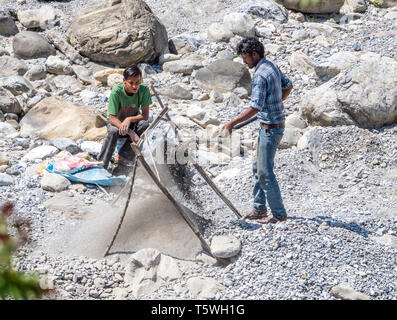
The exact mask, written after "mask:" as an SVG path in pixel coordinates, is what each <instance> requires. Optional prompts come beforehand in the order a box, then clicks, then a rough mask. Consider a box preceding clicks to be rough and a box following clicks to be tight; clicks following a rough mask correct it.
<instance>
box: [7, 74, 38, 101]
mask: <svg viewBox="0 0 397 320" xmlns="http://www.w3.org/2000/svg"><path fill="white" fill-rule="evenodd" d="M0 87H3V88H6V89H7V90H9V91H10V92H11V93H12V94H13V95H14V96H18V95H22V94H24V93H26V94H27V95H28V96H29V97H33V96H34V95H35V94H36V90H35V89H34V88H33V86H32V84H31V83H30V82H29V81H28V80H26V79H25V78H24V77H22V76H8V77H0Z"/></svg>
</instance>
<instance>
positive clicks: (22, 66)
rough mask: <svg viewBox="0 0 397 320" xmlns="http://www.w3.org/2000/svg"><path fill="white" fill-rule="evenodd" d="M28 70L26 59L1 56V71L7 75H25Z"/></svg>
mask: <svg viewBox="0 0 397 320" xmlns="http://www.w3.org/2000/svg"><path fill="white" fill-rule="evenodd" d="M26 71H28V66H27V65H26V63H25V62H24V61H21V60H19V59H17V58H14V57H9V56H0V73H1V74H4V75H6V76H11V75H19V76H23V75H24V74H25V73H26Z"/></svg>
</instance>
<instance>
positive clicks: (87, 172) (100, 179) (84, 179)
mask: <svg viewBox="0 0 397 320" xmlns="http://www.w3.org/2000/svg"><path fill="white" fill-rule="evenodd" d="M76 169H77V168H76ZM76 169H71V170H69V171H59V170H57V169H56V163H55V162H52V163H50V164H49V165H48V166H47V167H46V170H47V171H48V172H50V173H57V174H60V175H62V176H64V177H65V178H67V179H69V180H70V181H72V182H77V183H90V184H98V185H101V186H114V185H123V184H125V182H126V176H124V175H122V176H117V177H114V176H112V175H111V174H110V173H109V172H108V171H107V170H105V169H104V168H102V167H81V168H79V169H78V170H76Z"/></svg>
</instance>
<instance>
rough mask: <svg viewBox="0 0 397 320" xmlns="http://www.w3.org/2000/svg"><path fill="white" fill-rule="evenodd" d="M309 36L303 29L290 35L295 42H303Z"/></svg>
mask: <svg viewBox="0 0 397 320" xmlns="http://www.w3.org/2000/svg"><path fill="white" fill-rule="evenodd" d="M308 36H309V35H308V34H307V32H306V31H305V30H303V29H300V30H295V31H294V32H293V33H292V39H294V40H296V41H303V40H305V39H306V38H307V37H308Z"/></svg>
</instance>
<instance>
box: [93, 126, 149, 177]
mask: <svg viewBox="0 0 397 320" xmlns="http://www.w3.org/2000/svg"><path fill="white" fill-rule="evenodd" d="M148 126H149V122H147V121H145V120H141V121H139V122H134V123H131V125H130V129H131V130H133V131H135V133H136V134H137V135H138V136H139V137H140V136H141V135H142V133H144V132H145V130H146V128H147V127H148ZM106 127H107V132H106V135H105V138H104V140H103V143H102V148H101V152H100V153H99V154H98V157H97V159H98V161H103V167H104V168H105V169H107V168H108V166H109V162H110V160H111V159H112V155H113V152H114V149H115V148H116V144H117V140H118V139H119V138H127V141H126V142H125V143H124V145H123V147H122V148H121V149H120V152H119V155H120V156H121V157H123V158H125V159H128V160H131V161H134V160H135V152H134V151H133V150H132V148H131V146H130V143H131V142H132V141H131V137H130V136H129V135H128V134H127V135H124V136H122V135H120V134H119V129H118V128H117V127H115V126H113V125H112V124H110V122H107V124H106Z"/></svg>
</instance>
